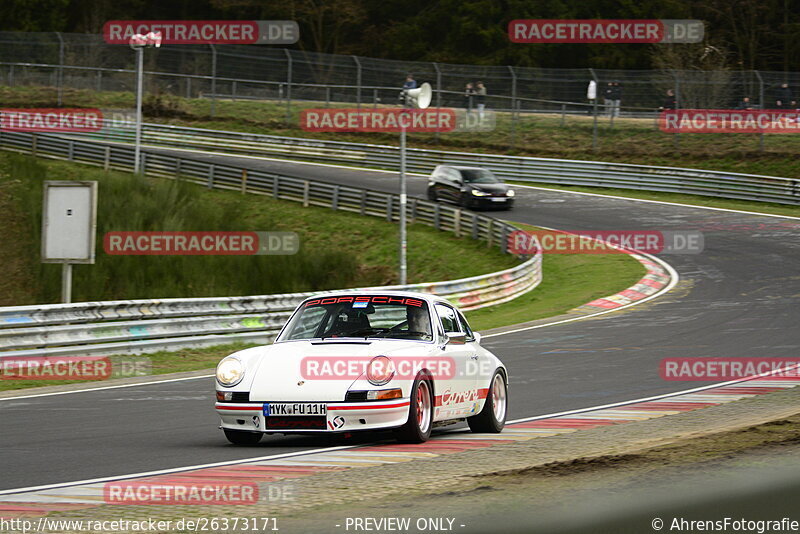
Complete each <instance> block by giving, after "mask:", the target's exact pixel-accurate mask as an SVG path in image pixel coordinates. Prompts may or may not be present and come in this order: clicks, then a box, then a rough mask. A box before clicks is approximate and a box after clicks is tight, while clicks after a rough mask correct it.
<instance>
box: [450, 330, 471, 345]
mask: <svg viewBox="0 0 800 534" xmlns="http://www.w3.org/2000/svg"><path fill="white" fill-rule="evenodd" d="M466 342H467V334H465V333H464V332H448V333H447V343H448V344H450V343H452V344H453V345H463V344H465V343H466Z"/></svg>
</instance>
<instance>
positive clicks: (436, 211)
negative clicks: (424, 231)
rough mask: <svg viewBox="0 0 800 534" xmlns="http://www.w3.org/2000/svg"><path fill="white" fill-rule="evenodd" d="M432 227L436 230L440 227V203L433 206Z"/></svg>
mask: <svg viewBox="0 0 800 534" xmlns="http://www.w3.org/2000/svg"><path fill="white" fill-rule="evenodd" d="M433 227H434V228H436V229H437V230H441V229H442V214H441V204H438V203H437V204H434V206H433Z"/></svg>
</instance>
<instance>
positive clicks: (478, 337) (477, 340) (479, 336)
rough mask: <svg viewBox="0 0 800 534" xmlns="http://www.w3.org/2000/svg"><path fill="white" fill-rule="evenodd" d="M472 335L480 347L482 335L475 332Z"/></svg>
mask: <svg viewBox="0 0 800 534" xmlns="http://www.w3.org/2000/svg"><path fill="white" fill-rule="evenodd" d="M472 335H473V336H475V343H477V344H479V345H480V343H481V335H480V333H478V332H473V333H472Z"/></svg>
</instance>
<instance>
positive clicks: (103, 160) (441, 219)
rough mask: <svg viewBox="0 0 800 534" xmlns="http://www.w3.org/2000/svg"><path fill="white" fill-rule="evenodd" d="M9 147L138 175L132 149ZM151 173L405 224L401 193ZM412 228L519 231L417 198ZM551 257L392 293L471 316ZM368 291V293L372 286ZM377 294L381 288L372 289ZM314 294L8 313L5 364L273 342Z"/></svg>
mask: <svg viewBox="0 0 800 534" xmlns="http://www.w3.org/2000/svg"><path fill="white" fill-rule="evenodd" d="M0 148H4V149H9V150H14V151H18V152H23V153H32V154H36V155H39V156H44V157H50V158H56V159H66V160H69V161H76V162H81V163H89V164H93V165H100V166H102V167H104V168H106V169H115V170H123V171H130V170H131V169H132V168H133V159H134V152H133V149H132V148H131V147H129V146H112V145H109V144H102V143H97V142H91V141H85V140H79V139H68V138H62V137H57V136H53V135H46V134H32V133H21V132H0ZM142 170H143V172H145V173H146V174H148V175H151V176H165V177H168V178H174V177H175V176H179V177H180V178H181V179H185V180H187V181H191V182H195V183H199V184H202V185H205V186H207V187H209V188H218V189H229V190H235V191H241V192H242V193H256V194H264V195H270V196H272V197H274V198H277V199H282V200H292V201H296V202H302V203H303V204H304V205H306V206H309V205H315V206H324V207H329V208H332V209H336V210H344V211H350V212H356V213H360V214H362V215H370V216H377V217H383V218H385V219H386V220H389V221H393V220H397V219H398V218H399V209H400V208H399V206H400V204H399V198H398V196H397V195H393V194H389V193H383V192H378V191H370V190H365V189H357V188H352V187H346V186H340V185H335V184H327V183H321V182H314V181H308V180H300V179H297V178H292V177H287V176H281V175H278V174H273V173H265V172H262V171H257V170H252V169H247V168H241V167H232V166H228V165H220V164H216V163H207V162H203V161H197V160H192V159H189V158H175V157H169V156H161V155H157V154H144V158H143V165H142ZM408 210H409V219H410V220H411V221H412V222H419V223H422V224H428V225H431V226H434V227H435V228H437V229H439V230H443V231H448V232H453V233H454V234H455V235H457V236H469V237H471V238H473V239H478V240H485V241H486V242H487V244H488V246H497V247H499V248H500V249H501V250H503V251H504V252H506V251H507V250H506V247H507V236H508V233H509V232H510V231H512V230H514V227H512V226H511V225H509V224H507V223H504V222H502V221H499V220H497V219H494V218H492V217H488V216H486V215H482V214H477V213H472V212H468V211H465V210H461V209H459V208H455V207H451V206H445V205H441V204H438V203H432V202H428V201H425V200H420V199H411V200H410V202H409V205H408ZM541 266H542V257H541V253H540V254H537V255H535V256H532V257H530V258H528V259H527V260H526V261H524V262H523V263H521V264H519V265H517V266H515V267H512V268H510V269H506V270H503V271H498V272H495V273H490V274H487V275H481V276H475V277H471V278H464V279H460V280H453V281H446V282H434V283H426V284H411V285H405V286H389V287H383V288H381V289H405V290H412V291H420V292H426V293H434V294H437V295H440V296H444V297H446V298H448V299H449V300H451V301H452V302H453V303H455V304H457V305H459V306H460V307H461V308H462V309H464V310H473V309H478V308H481V307H484V306H489V305H493V304H498V303H501V302H505V301H507V300H511V299H513V298H515V297H517V296H519V295H521V294H523V293H525V292H527V291H530V290H532V289H533V288H535V287H536V286H537V285H538V284H539V282H540V281H541V277H542V270H541ZM362 289H366V288H362ZM372 289H376V288H372ZM312 294H313V293H291V294H279V295H262V296H247V297H218V298H194V299H162V300H127V301H106V302H85V303H76V304H55V305H42V306H19V307H5V308H0V350H2V351H3V352H0V358H3V357H23V356H50V355H69V354H90V353H93V354H98V353H102V354H114V353H120V352H123V353H130V352H151V351H155V350H165V349H171V348H176V347H187V346H208V345H217V344H221V343H231V342H234V341H245V342H256V343H266V342H269V341H271V340H272V339H273V338H274V336H275V335H276V334H277V332H278V330H279V329H280V326H281V325H282V324H283V322H284V321H285V320H286V318H287V317H288V315H289V314H290V313H291V311H292V310H293V309H294V308H295V307H296V306H297V305H298V304H299V303H300V302H301V301H302V300H303V299H304V298H306V297H308V296H309V295H312Z"/></svg>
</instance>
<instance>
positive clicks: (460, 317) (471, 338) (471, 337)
mask: <svg viewBox="0 0 800 534" xmlns="http://www.w3.org/2000/svg"><path fill="white" fill-rule="evenodd" d="M456 313H457V314H458V320H459V322H460V323H461V331H462V332H464V333H465V334H467V341H474V340H475V336H474V335H473V333H472V328H470V327H469V323H467V320H466V319H465V318H464V315H463V314H462V313H461V312H460V311H458V310H456Z"/></svg>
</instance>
